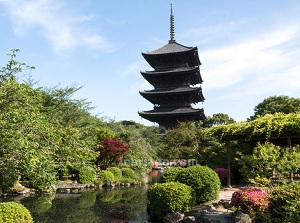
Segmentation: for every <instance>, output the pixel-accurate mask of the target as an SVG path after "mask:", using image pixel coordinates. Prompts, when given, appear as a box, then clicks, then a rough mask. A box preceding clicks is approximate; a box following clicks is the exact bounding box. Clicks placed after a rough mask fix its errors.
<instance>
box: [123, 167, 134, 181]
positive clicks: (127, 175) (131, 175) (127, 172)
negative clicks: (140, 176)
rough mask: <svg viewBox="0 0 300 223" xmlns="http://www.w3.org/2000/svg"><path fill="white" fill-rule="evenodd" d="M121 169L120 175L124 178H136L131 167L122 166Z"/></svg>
mask: <svg viewBox="0 0 300 223" xmlns="http://www.w3.org/2000/svg"><path fill="white" fill-rule="evenodd" d="M121 170H122V176H123V177H124V178H130V179H136V178H137V176H136V174H135V172H134V170H133V169H131V168H129V167H125V168H122V169H121Z"/></svg>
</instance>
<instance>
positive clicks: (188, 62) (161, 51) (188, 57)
mask: <svg viewBox="0 0 300 223" xmlns="http://www.w3.org/2000/svg"><path fill="white" fill-rule="evenodd" d="M142 55H143V57H144V58H145V60H146V61H147V62H148V63H149V64H150V66H151V67H153V68H154V69H157V68H160V67H162V65H168V64H169V66H170V65H172V66H175V67H176V66H177V67H180V66H182V65H183V64H185V66H188V67H193V66H198V65H201V62H200V59H199V56H198V48H197V47H187V46H184V45H181V44H179V43H177V42H176V41H169V43H168V44H166V45H164V46H163V47H161V48H158V49H156V50H152V51H147V52H142ZM163 58H164V59H163ZM166 58H167V59H166ZM174 58H181V59H180V60H174ZM173 60H174V61H173ZM180 61H181V62H180Z"/></svg>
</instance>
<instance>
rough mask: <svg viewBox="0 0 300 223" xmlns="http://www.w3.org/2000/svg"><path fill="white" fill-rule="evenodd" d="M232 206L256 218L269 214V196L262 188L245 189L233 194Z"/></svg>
mask: <svg viewBox="0 0 300 223" xmlns="http://www.w3.org/2000/svg"><path fill="white" fill-rule="evenodd" d="M230 204H231V205H232V206H233V207H235V208H237V209H239V210H241V211H243V212H245V213H248V214H249V215H250V216H251V217H253V218H256V217H257V216H259V215H261V214H262V213H265V212H268V208H269V195H268V193H266V192H265V191H263V190H261V189H260V188H243V189H240V190H237V191H235V192H234V193H233V194H232V198H231V202H230Z"/></svg>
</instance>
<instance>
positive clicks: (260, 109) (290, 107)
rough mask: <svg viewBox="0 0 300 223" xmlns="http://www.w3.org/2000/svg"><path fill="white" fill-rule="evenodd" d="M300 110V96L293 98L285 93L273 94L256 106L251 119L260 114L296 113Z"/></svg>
mask: <svg viewBox="0 0 300 223" xmlns="http://www.w3.org/2000/svg"><path fill="white" fill-rule="evenodd" d="M299 111H300V98H293V97H289V96H285V95H281V96H271V97H268V98H266V99H264V100H263V101H262V102H261V103H259V104H258V105H256V106H255V108H254V116H251V117H250V118H249V120H254V119H256V118H257V117H259V116H264V115H266V114H275V113H279V112H280V113H283V114H289V113H296V112H299Z"/></svg>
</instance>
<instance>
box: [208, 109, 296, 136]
mask: <svg viewBox="0 0 300 223" xmlns="http://www.w3.org/2000/svg"><path fill="white" fill-rule="evenodd" d="M299 133H300V113H289V114H283V113H275V114H267V115H264V116H262V117H258V118H256V119H255V120H253V121H249V122H238V123H233V124H228V125H218V126H215V127H212V128H206V129H205V130H204V131H203V134H205V135H214V136H216V137H218V138H219V139H231V140H233V139H240V140H246V141H248V140H250V139H255V138H256V137H259V138H260V139H261V138H265V139H266V140H268V139H270V138H272V137H274V138H278V137H280V136H282V135H293V134H299Z"/></svg>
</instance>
